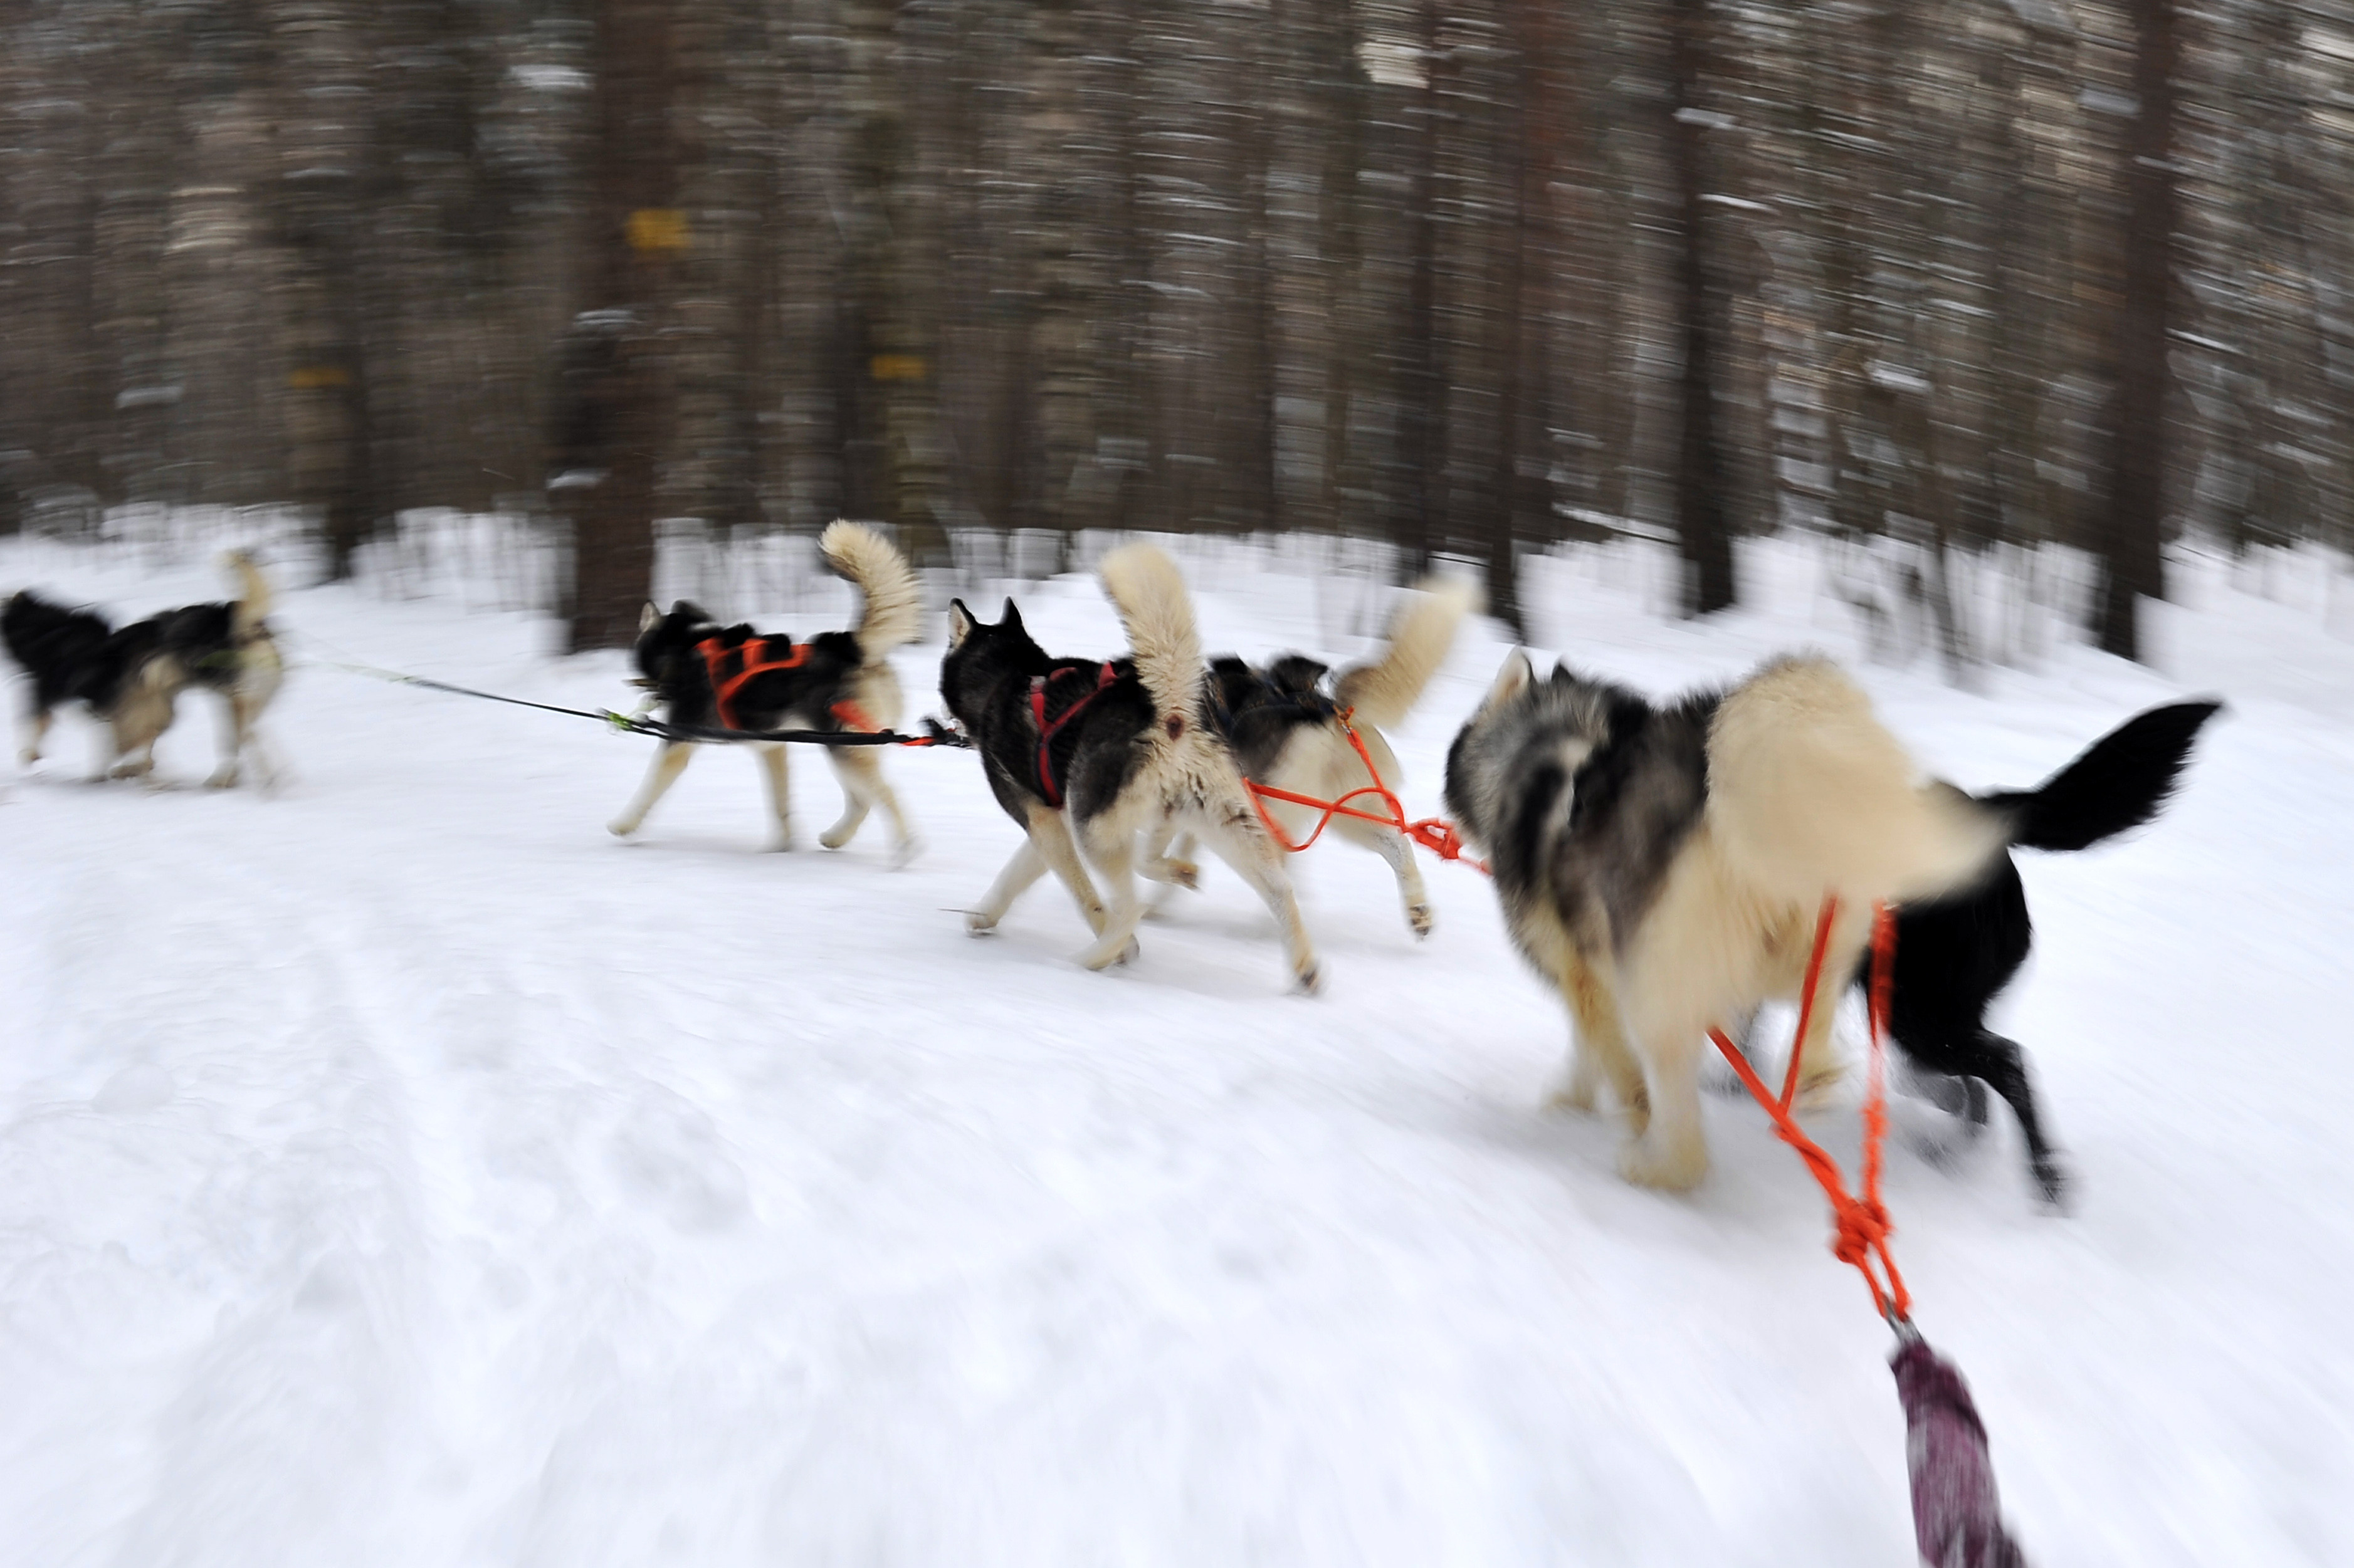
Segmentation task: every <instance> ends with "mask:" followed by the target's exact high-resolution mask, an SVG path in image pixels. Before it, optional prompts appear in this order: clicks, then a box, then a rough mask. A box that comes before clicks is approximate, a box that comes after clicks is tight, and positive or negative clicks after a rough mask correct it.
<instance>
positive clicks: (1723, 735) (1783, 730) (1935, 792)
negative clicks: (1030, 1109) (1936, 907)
mask: <svg viewBox="0 0 2354 1568" xmlns="http://www.w3.org/2000/svg"><path fill="white" fill-rule="evenodd" d="M1447 809H1448V810H1450V811H1452V812H1453V813H1454V815H1455V818H1456V821H1457V822H1458V825H1459V827H1460V829H1461V831H1462V832H1463V835H1464V837H1465V838H1466V839H1467V840H1469V841H1471V842H1476V843H1478V844H1479V845H1480V846H1481V847H1482V848H1483V849H1485V850H1486V852H1487V853H1488V857H1489V866H1490V870H1492V871H1493V872H1494V874H1495V883H1496V894H1497V896H1498V897H1499V898H1500V900H1501V901H1502V903H1503V906H1504V916H1505V919H1506V922H1507V923H1508V924H1509V926H1510V927H1511V933H1512V939H1513V940H1514V942H1516V943H1517V944H1518V945H1519V947H1520V948H1521V951H1522V954H1523V955H1525V956H1526V957H1527V959H1529V961H1530V962H1531V963H1532V964H1534V965H1535V966H1536V968H1537V969H1539V970H1540V971H1541V972H1543V974H1544V976H1545V977H1546V978H1547V979H1548V980H1552V981H1553V983H1554V984H1556V985H1558V986H1559V987H1560V988H1561V991H1562V995H1563V996H1564V998H1565V999H1566V1000H1567V1001H1568V1003H1569V1009H1570V1015H1571V1018H1572V1020H1573V1022H1574V1023H1575V1050H1574V1053H1573V1055H1572V1061H1571V1065H1570V1072H1569V1077H1568V1081H1567V1083H1566V1084H1565V1085H1564V1088H1563V1090H1562V1092H1561V1094H1560V1096H1559V1098H1560V1099H1561V1100H1562V1101H1563V1102H1564V1103H1565V1104H1567V1105H1570V1106H1572V1107H1576V1108H1578V1109H1591V1108H1593V1107H1594V1105H1595V1102H1596V1092H1597V1090H1598V1089H1599V1088H1600V1086H1601V1084H1602V1082H1603V1081H1604V1080H1605V1079H1606V1080H1607V1081H1608V1082H1609V1084H1610V1086H1611V1089H1612V1091H1613V1093H1614V1094H1615V1095H1616V1097H1617V1100H1618V1103H1619V1104H1620V1105H1621V1106H1622V1107H1625V1109H1626V1110H1627V1112H1628V1118H1629V1119H1630V1121H1631V1123H1632V1125H1633V1128H1634V1131H1635V1133H1636V1137H1635V1139H1634V1140H1633V1141H1632V1142H1631V1143H1630V1144H1628V1148H1627V1150H1626V1152H1625V1154H1624V1155H1623V1156H1622V1158H1621V1160H1620V1162H1619V1169H1620V1171H1622V1172H1623V1173H1624V1174H1625V1175H1626V1177H1627V1178H1628V1180H1629V1181H1638V1182H1641V1183H1643V1184H1645V1185H1648V1186H1655V1187H1669V1188H1677V1189H1682V1188H1689V1187H1691V1186H1692V1185H1694V1184H1695V1183H1697V1182H1698V1181H1700V1179H1701V1178H1702V1176H1703V1175H1705V1174H1706V1173H1707V1171H1708V1146H1707V1144H1706V1142H1705V1140H1704V1139H1703V1137H1702V1130H1701V1120H1700V1094H1699V1084H1700V1063H1701V1054H1702V1051H1703V1050H1704V1049H1705V1047H1706V1040H1707V1033H1708V1031H1709V1030H1710V1029H1712V1028H1734V1027H1736V1026H1737V1025H1738V1023H1739V1022H1740V1021H1741V1020H1743V1019H1744V1018H1745V1017H1746V1016H1747V1014H1748V1013H1749V1012H1751V1011H1752V1010H1753V1009H1755V1007H1756V1005H1757V1004H1758V1003H1759V1002H1761V1001H1766V1000H1769V999H1773V998H1788V999H1795V998H1796V997H1797V993H1798V991H1799V989H1800V987H1801V986H1802V985H1803V984H1804V981H1805V975H1806V969H1807V959H1808V953H1809V951H1810V949H1811V948H1812V945H1813V938H1814V929H1815V922H1816V916H1817V913H1818V911H1819V907H1820V906H1821V904H1822V901H1823V898H1824V896H1825V895H1835V896H1837V897H1838V899H1839V900H1840V916H1839V918H1838V919H1837V921H1835V922H1834V924H1833V927H1832V931H1831V938H1830V950H1829V954H1828V956H1827V959H1826V962H1825V968H1824V974H1825V976H1826V977H1827V978H1826V980H1825V981H1824V982H1823V983H1822V985H1821V986H1820V988H1819V989H1821V990H1822V991H1824V992H1825V993H1826V995H1825V998H1824V1001H1825V1005H1821V1006H1818V1007H1817V1008H1816V1009H1815V1012H1814V1022H1813V1024H1812V1026H1811V1027H1810V1029H1809V1031H1808V1039H1807V1040H1806V1041H1805V1042H1804V1048H1805V1050H1806V1052H1807V1060H1808V1064H1809V1065H1810V1067H1811V1068H1812V1071H1811V1072H1810V1073H1809V1078H1810V1079H1819V1077H1821V1076H1822V1075H1826V1074H1829V1073H1830V1072H1832V1071H1835V1070H1836V1069H1835V1065H1834V1064H1833V1063H1832V1061H1831V1058H1830V1051H1829V1036H1830V1024H1831V1015H1832V1012H1833V1009H1832V1008H1831V1007H1830V1006H1829V1005H1828V1003H1829V1000H1830V997H1831V996H1833V995H1835V994H1836V988H1837V986H1838V985H1839V984H1840V980H1842V979H1843V978H1844V977H1845V976H1847V975H1849V974H1850V973H1852V972H1853V971H1854V968H1855V965H1856V963H1857V962H1858V960H1859V959H1860V958H1861V954H1862V952H1863V948H1864V946H1865V944H1866V942H1867V941H1868V940H1869V938H1870V934H1871V926H1872V904H1873V902H1874V901H1875V900H1884V901H1887V902H1891V903H1893V902H1895V901H1898V900H1900V899H1905V898H1920V897H1927V896H1933V895H1937V894H1941V893H1945V892H1946V891H1948V890H1951V889H1955V888H1958V887H1963V886H1967V885H1970V884H1971V883H1972V882H1973V881H1975V880H1976V879H1978V878H1979V877H1982V876H1983V875H1985V874H1986V873H1987V871H1988V867H1989V865H1990V864H1991V863H1992V860H1993V857H1994V856H1995V855H1996V854H1997V853H1999V850H2000V848H2001V846H2002V844H2003V842H2005V839H2006V837H2007V832H2006V822H2005V819H2004V818H2003V816H2002V814H2001V813H2000V812H1999V811H1996V810H1989V809H1988V808H1987V807H1985V806H1983V805H1981V804H1979V803H1978V802H1976V801H1973V800H1970V799H1969V798H1968V797H1967V796H1966V795H1964V794H1962V793H1961V792H1960V791H1959V790H1956V789H1952V788H1950V787H1948V786H1946V785H1940V784H1930V783H1924V782H1922V780H1921V779H1920V776H1919V775H1918V773H1917V772H1916V770H1915V769H1914V766H1913V763H1912V760H1911V759H1910V758H1908V757H1907V756H1906V755H1905V753H1904V749H1903V747H1902V746H1900V745H1899V744H1898V743H1897V741H1896V739H1895V737H1894V736H1892V735H1890V734H1889V733H1888V731H1887V730H1886V729H1884V728H1882V726H1881V725H1880V723H1879V721H1878V720H1877V719H1875V718H1874V717H1873V716H1872V705H1871V703H1870V701H1869V700H1868V699H1867V698H1866V697H1865V696H1864V694H1863V693H1862V691H1861V689H1859V688H1858V687H1857V686H1856V685H1855V683H1853V682H1852V681H1850V679H1849V678H1848V677H1847V675H1846V674H1845V673H1843V672H1841V671H1840V669H1839V668H1838V666H1836V665H1834V664H1832V663H1830V662H1829V661H1827V660H1823V659H1819V658H1789V659H1780V660H1776V661H1775V662H1772V663H1769V664H1767V665H1766V666H1765V668H1763V669H1762V670H1760V671H1758V672H1757V673H1755V674H1754V675H1752V676H1750V677H1749V678H1748V679H1747V680H1746V681H1744V682H1742V683H1740V684H1739V685H1736V686H1734V687H1733V688H1732V689H1731V690H1729V691H1724V692H1702V693H1699V694H1693V695H1690V696H1686V697H1683V698H1681V699H1679V700H1678V701H1676V702H1674V703H1672V704H1670V705H1666V706H1654V705H1652V704H1650V703H1649V702H1647V701H1645V700H1644V699H1643V698H1642V697H1640V696H1638V695H1637V694H1634V693H1633V692H1630V691H1627V690H1625V689H1623V688H1621V687H1617V686H1614V685H1610V684H1608V683H1605V682H1601V681H1593V680H1587V679H1585V678H1583V677H1581V676H1578V675H1576V674H1574V673H1571V672H1570V671H1569V670H1568V669H1567V668H1565V667H1564V668H1556V669H1555V670H1554V671H1553V675H1552V677H1551V678H1550V679H1547V680H1539V679H1537V677H1536V673H1535V671H1534V670H1533V669H1532V668H1531V666H1530V664H1529V661H1528V657H1527V655H1526V654H1523V653H1519V652H1515V653H1513V654H1512V655H1511V657H1510V658H1508V659H1507V660H1505V662H1504V667H1503V669H1502V671H1501V672H1500V673H1499V674H1498V675H1497V677H1496V683H1495V685H1494V686H1493V687H1492V688H1491V689H1490V692H1489V693H1488V695H1487V697H1486V699H1485V700H1484V701H1483V702H1482V704H1481V705H1480V707H1479V712H1478V713H1476V714H1474V715H1472V717H1471V721H1470V722H1469V724H1467V725H1466V726H1464V728H1463V732H1462V733H1461V734H1460V735H1458V736H1456V738H1455V744H1454V746H1453V747H1452V748H1451V749H1450V750H1449V751H1448V753H1447Z"/></svg>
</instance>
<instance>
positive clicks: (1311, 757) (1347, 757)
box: [1144, 577, 1472, 937]
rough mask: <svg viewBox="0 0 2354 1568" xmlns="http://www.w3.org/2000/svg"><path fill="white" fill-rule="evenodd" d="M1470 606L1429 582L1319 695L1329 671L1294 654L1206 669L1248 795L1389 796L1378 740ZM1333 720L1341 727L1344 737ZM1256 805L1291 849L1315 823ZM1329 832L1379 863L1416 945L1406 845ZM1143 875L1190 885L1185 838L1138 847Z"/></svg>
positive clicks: (1420, 924) (1353, 829) (1394, 769)
mask: <svg viewBox="0 0 2354 1568" xmlns="http://www.w3.org/2000/svg"><path fill="white" fill-rule="evenodd" d="M1471 602H1472V589H1471V588H1470V586H1469V584H1467V583H1464V582H1460V581H1456V580H1451V579H1445V578H1436V577H1435V578H1432V579H1431V580H1429V581H1428V582H1426V583H1425V584H1423V585H1422V587H1421V588H1420V589H1418V590H1417V591H1416V592H1415V593H1414V594H1413V595H1412V596H1411V597H1410V598H1409V599H1407V600H1406V602H1405V606H1404V608H1402V609H1400V610H1399V612H1398V615H1397V618H1396V620H1394V622H1393V623H1392V624H1391V627H1390V636H1389V642H1388V644H1387V646H1385V647H1384V649H1383V650H1382V652H1381V656H1380V657H1379V658H1377V659H1374V660H1373V661H1372V662H1368V663H1363V664H1354V665H1352V666H1350V667H1349V668H1348V669H1346V670H1343V671H1341V673H1340V674H1339V675H1338V676H1336V677H1334V678H1333V679H1332V680H1331V682H1330V683H1327V681H1326V679H1325V677H1326V676H1327V675H1328V674H1329V673H1331V672H1330V666H1328V665H1325V664H1323V663H1320V662H1318V661H1316V660H1314V659H1310V658H1309V657H1307V656H1306V655H1305V654H1300V653H1287V654H1285V655H1283V656H1282V657H1280V658H1278V659H1277V660H1275V661H1274V662H1271V663H1269V664H1267V666H1266V667H1265V668H1263V669H1262V668H1260V667H1259V666H1257V665H1255V664H1252V663H1250V662H1247V661H1246V660H1243V659H1239V658H1234V657H1231V656H1229V657H1224V658H1218V659H1213V660H1211V661H1210V674H1209V686H1208V691H1207V697H1208V699H1209V707H1208V717H1209V720H1210V723H1211V726H1213V727H1214V728H1215V729H1216V730H1217V732H1218V733H1219V735H1220V736H1223V737H1224V738H1225V741H1226V744H1227V745H1228V746H1230V747H1233V748H1234V753H1235V761H1236V762H1238V763H1239V764H1240V765H1241V767H1242V770H1243V777H1244V778H1246V779H1249V780H1251V781H1252V782H1253V783H1255V784H1264V785H1270V786H1272V787H1274V788H1276V789H1284V790H1288V791H1289V792H1290V793H1292V794H1295V795H1306V796H1310V797H1311V798H1313V799H1315V800H1339V799H1340V798H1341V796H1343V795H1345V794H1347V793H1348V792H1349V791H1351V790H1352V789H1364V788H1365V787H1366V786H1368V785H1371V784H1376V783H1378V784H1381V785H1384V786H1385V787H1387V788H1388V789H1391V790H1393V791H1394V790H1395V789H1397V788H1398V785H1399V781H1400V779H1402V778H1403V776H1404V772H1403V769H1401V768H1399V766H1398V759H1397V754H1396V753H1395V752H1394V751H1392V750H1391V749H1390V744H1389V741H1388V739H1387V738H1386V737H1384V736H1383V734H1382V731H1383V730H1384V728H1386V727H1391V726H1396V725H1400V724H1403V723H1405V717H1406V715H1408V714H1410V713H1412V712H1413V711H1414V705H1415V704H1416V703H1417V702H1419V701H1420V700H1421V698H1422V693H1423V688H1424V687H1426V686H1427V685H1428V684H1429V683H1430V678H1431V676H1433V675H1435V674H1437V673H1438V667H1439V666H1440V665H1441V664H1443V663H1445V662H1447V651H1448V650H1449V649H1451V648H1452V647H1454V645H1455V633H1456V630H1457V629H1458V627H1460V626H1461V625H1462V624H1463V617H1464V615H1465V614H1466V613H1467V612H1468V611H1469V609H1470V608H1471ZM1342 715H1350V716H1349V719H1348V727H1347V728H1343V727H1342V725H1341V717H1342ZM1349 729H1354V730H1355V731H1356V733H1357V736H1358V738H1359V739H1361V740H1363V742H1364V743H1365V756H1366V757H1370V758H1373V768H1374V769H1375V771H1377V772H1378V773H1379V774H1380V778H1378V779H1374V778H1372V777H1369V776H1368V775H1367V773H1366V771H1365V759H1364V758H1361V757H1359V756H1358V755H1357V748H1356V747H1353V746H1351V745H1350V744H1349ZM1374 800H1375V797H1373V796H1370V795H1361V796H1359V797H1358V798H1357V799H1356V800H1354V801H1352V802H1351V803H1352V805H1354V806H1356V807H1358V808H1359V809H1361V810H1379V807H1378V806H1377V805H1375V804H1373V801H1374ZM1261 803H1262V804H1263V805H1265V806H1266V808H1267V812H1268V814H1269V815H1271V816H1272V817H1274V818H1275V820H1276V821H1277V822H1278V824H1279V825H1280V826H1281V827H1282V829H1283V831H1284V832H1285V834H1286V835H1287V836H1288V837H1289V838H1290V839H1291V840H1292V842H1295V843H1296V842H1299V839H1300V836H1301V835H1302V834H1304V833H1306V832H1310V831H1311V830H1312V828H1313V827H1314V825H1315V822H1316V819H1317V816H1318V813H1317V812H1316V810H1313V809H1311V808H1310V807H1307V806H1301V805H1298V804H1295V803H1293V802H1290V801H1286V800H1274V799H1271V798H1270V799H1264V800H1262V802H1261ZM1331 831H1332V832H1335V833H1337V834H1339V835H1340V836H1341V838H1344V839H1346V840H1348V841H1349V842H1351V843H1353V844H1359V845H1362V846H1363V847H1364V848H1366V849H1369V850H1371V851H1373V853H1375V854H1378V855H1380V856H1381V857H1382V858H1383V859H1384V860H1385V861H1387V862H1388V863H1389V867H1390V871H1391V873H1392V874H1394V876H1396V878H1397V885H1398V897H1399V898H1400V900H1401V901H1403V902H1404V904H1405V919H1406V924H1407V925H1408V926H1409V927H1412V928H1413V931H1414V934H1415V935H1416V936H1417V937H1427V936H1428V935H1430V927H1431V911H1430V895H1429V893H1428V892H1427V891H1426V890H1425V888H1424V887H1423V883H1422V870H1421V867H1419V866H1418V865H1416V863H1415V853H1414V844H1413V842H1412V841H1411V840H1409V839H1408V838H1407V837H1406V836H1405V834H1404V833H1402V832H1398V831H1397V830H1396V829H1395V828H1389V827H1384V826H1383V825H1382V824H1381V823H1379V822H1369V821H1365V820H1364V819H1363V817H1351V816H1343V815H1336V816H1335V817H1333V819H1332V827H1331ZM1144 874H1145V875H1147V876H1148V877H1150V878H1151V879H1153V880H1154V881H1157V882H1168V883H1173V884H1175V885H1179V886H1183V887H1191V886H1193V885H1194V883H1195V881H1196V875H1195V867H1194V866H1193V840H1192V838H1191V837H1190V836H1186V835H1180V836H1179V837H1178V838H1177V840H1176V842H1175V843H1174V844H1173V845H1172V846H1168V847H1166V848H1163V847H1162V846H1159V845H1154V846H1150V847H1149V848H1148V851H1147V854H1146V859H1145V864H1144Z"/></svg>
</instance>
